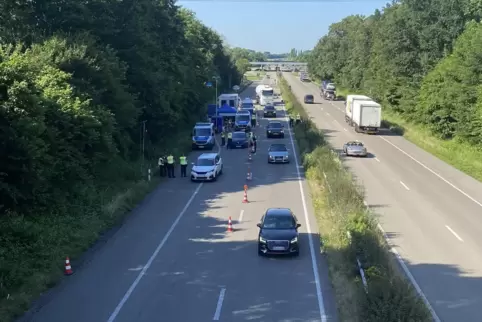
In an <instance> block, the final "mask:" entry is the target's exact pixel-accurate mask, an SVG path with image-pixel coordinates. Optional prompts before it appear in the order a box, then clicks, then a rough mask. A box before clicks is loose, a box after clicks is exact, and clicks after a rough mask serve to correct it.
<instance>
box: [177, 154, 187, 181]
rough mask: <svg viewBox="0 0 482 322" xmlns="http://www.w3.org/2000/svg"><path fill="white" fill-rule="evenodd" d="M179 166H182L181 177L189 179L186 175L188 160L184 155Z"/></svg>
mask: <svg viewBox="0 0 482 322" xmlns="http://www.w3.org/2000/svg"><path fill="white" fill-rule="evenodd" d="M179 164H180V165H181V177H182V178H185V177H187V175H186V169H187V158H186V157H185V156H184V155H183V156H182V157H180V158H179Z"/></svg>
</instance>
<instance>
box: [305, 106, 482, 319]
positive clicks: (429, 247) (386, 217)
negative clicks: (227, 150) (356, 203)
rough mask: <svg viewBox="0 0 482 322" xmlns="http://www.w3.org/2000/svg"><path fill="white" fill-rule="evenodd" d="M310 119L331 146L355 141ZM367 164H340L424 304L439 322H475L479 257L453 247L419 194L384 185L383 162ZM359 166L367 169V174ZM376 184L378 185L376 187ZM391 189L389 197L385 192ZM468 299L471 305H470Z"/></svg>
mask: <svg viewBox="0 0 482 322" xmlns="http://www.w3.org/2000/svg"><path fill="white" fill-rule="evenodd" d="M309 114H310V115H313V114H315V115H313V116H314V121H319V120H323V121H321V122H320V123H321V124H318V126H320V125H321V127H323V128H325V129H328V130H329V131H330V133H331V134H334V133H336V135H331V137H329V138H328V140H329V141H331V142H330V143H332V144H334V145H335V146H336V145H338V146H341V145H342V144H343V143H344V142H346V141H347V140H352V139H354V138H353V137H352V136H354V135H356V133H354V132H351V131H350V132H345V131H342V129H341V126H339V125H338V126H337V125H336V124H337V123H333V122H331V121H330V117H328V116H325V117H323V115H322V114H323V112H322V109H321V108H319V109H310V113H309ZM316 114H318V115H316ZM325 115H326V113H325ZM338 124H339V123H338ZM343 136H345V137H343ZM339 138H340V139H339ZM338 139H339V140H338ZM366 161H368V160H364V159H361V160H360V159H358V160H354V159H351V160H350V161H349V162H345V164H346V163H348V164H349V166H350V167H351V168H352V170H353V171H354V172H355V173H357V175H358V176H359V178H362V183H363V184H364V186H365V187H366V199H367V202H368V204H369V205H370V204H371V205H373V204H375V205H379V206H378V207H377V209H376V210H377V212H378V213H379V214H381V215H382V216H383V222H384V224H383V225H384V227H385V230H386V231H388V232H389V233H388V235H389V236H390V238H391V240H392V241H393V242H394V244H395V245H398V248H399V249H400V253H401V254H402V256H403V257H404V258H407V259H408V261H409V267H410V270H411V272H412V275H413V276H414V277H415V279H416V280H417V281H418V282H419V285H420V286H421V287H422V289H423V291H424V293H425V295H426V296H427V297H428V298H429V301H430V302H431V303H432V305H433V306H434V307H435V309H436V310H437V312H438V313H439V314H440V316H441V317H442V318H447V319H448V318H450V317H455V316H457V315H458V316H463V317H464V319H465V318H466V319H467V320H471V319H474V318H475V317H476V314H477V309H476V308H477V306H478V304H479V301H478V300H476V299H478V298H480V295H479V294H478V293H480V291H479V289H480V288H479V284H478V283H473V277H478V276H480V273H479V268H478V267H480V256H479V255H478V254H479V252H477V251H475V250H474V248H473V247H467V245H464V244H460V243H457V242H454V239H453V236H451V235H450V231H449V230H448V229H446V228H445V227H444V225H443V223H441V222H440V220H438V218H437V216H438V215H439V214H438V212H437V211H436V210H437V209H434V208H433V205H432V204H431V203H430V202H426V198H425V197H424V196H423V194H420V193H418V192H416V191H413V190H411V191H410V192H408V191H407V192H406V193H404V192H403V191H402V190H403V188H402V186H401V185H400V184H398V187H397V182H395V180H393V179H392V180H390V179H389V178H393V177H394V176H393V172H392V173H389V172H390V169H389V168H388V167H387V166H386V165H387V163H386V162H375V161H373V162H366ZM361 165H366V168H365V169H364V167H363V166H361ZM364 170H368V171H365V172H364ZM379 178H383V179H382V180H380V179H379ZM387 179H388V180H387ZM376 181H379V182H378V184H376ZM387 181H391V184H387V183H389V182H387ZM392 189H394V190H393V192H390V190H392ZM387 192H388V193H387ZM380 205H381V207H380ZM380 208H381V209H380ZM420 214H423V216H420ZM427 263H430V264H427ZM448 270H450V271H452V272H455V271H458V274H450V275H447V271H448ZM461 271H464V275H465V276H464V277H462V276H460V273H461ZM467 272H472V274H471V276H472V278H467V277H466V274H467ZM474 273H475V274H474ZM447 290H450V292H447ZM467 299H470V300H469V302H470V304H468V303H467V302H468V301H467ZM460 303H464V305H460ZM455 306H457V308H455Z"/></svg>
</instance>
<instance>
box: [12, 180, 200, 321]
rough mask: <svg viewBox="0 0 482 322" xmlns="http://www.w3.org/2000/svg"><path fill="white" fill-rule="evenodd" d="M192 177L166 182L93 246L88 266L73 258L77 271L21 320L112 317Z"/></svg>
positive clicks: (181, 201) (176, 211)
mask: <svg viewBox="0 0 482 322" xmlns="http://www.w3.org/2000/svg"><path fill="white" fill-rule="evenodd" d="M178 178H179V177H178ZM187 180H188V179H172V180H170V181H169V182H165V183H162V184H160V185H159V187H158V188H157V189H156V190H154V191H153V192H152V193H151V194H150V195H149V196H148V197H147V198H146V199H145V200H144V201H143V202H142V203H141V204H140V205H139V206H138V207H137V208H136V209H135V210H134V211H133V213H132V214H131V215H130V216H129V217H128V218H127V219H126V220H125V221H124V223H123V224H122V226H121V227H120V228H119V229H118V230H117V231H116V232H115V233H114V234H113V235H112V236H109V233H107V234H108V239H107V240H103V241H101V242H99V244H98V245H96V247H95V248H94V249H92V250H90V251H88V253H87V254H86V255H85V260H84V262H83V263H82V267H79V266H76V262H75V261H73V264H72V265H73V270H74V272H75V274H74V275H72V276H70V277H69V278H68V280H64V281H63V282H62V283H61V284H60V285H59V286H58V287H55V288H54V289H52V290H51V291H50V292H48V293H47V294H46V296H44V297H41V298H40V299H39V301H38V302H37V303H35V305H34V306H33V307H32V310H31V311H29V312H27V313H26V314H25V316H24V317H23V318H21V319H20V320H19V321H45V322H57V321H59V322H60V321H67V320H69V321H79V322H84V321H105V320H107V318H108V317H109V314H110V311H111V310H112V309H113V308H114V307H115V306H116V305H117V302H118V301H119V299H120V298H122V296H123V295H124V293H125V291H126V290H127V289H128V288H129V286H130V285H131V284H132V282H133V281H134V280H135V279H136V277H137V275H138V273H139V270H140V269H141V268H142V267H143V265H145V262H146V261H147V259H148V258H149V256H150V255H151V253H152V251H153V250H154V249H155V247H156V246H157V244H158V243H159V236H162V235H165V234H166V233H167V231H168V230H169V227H170V226H171V225H172V222H173V219H174V218H175V216H177V215H178V214H179V213H180V212H181V210H182V209H183V207H184V205H185V204H186V202H188V200H189V197H190V196H191V195H192V194H193V193H194V191H195V190H196V187H197V186H193V185H191V184H190V182H188V181H187ZM166 200H170V201H169V202H167V203H166ZM72 229H73V230H74V231H75V227H73V228H72ZM74 233H75V232H74ZM87 308H88V309H87Z"/></svg>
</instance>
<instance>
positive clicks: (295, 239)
mask: <svg viewBox="0 0 482 322" xmlns="http://www.w3.org/2000/svg"><path fill="white" fill-rule="evenodd" d="M297 242H298V237H295V238H293V239H292V240H291V241H290V243H291V244H294V243H297Z"/></svg>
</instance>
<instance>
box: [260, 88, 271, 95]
mask: <svg viewBox="0 0 482 322" xmlns="http://www.w3.org/2000/svg"><path fill="white" fill-rule="evenodd" d="M273 94H274V91H273V90H272V89H270V90H263V91H261V95H263V96H273Z"/></svg>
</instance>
